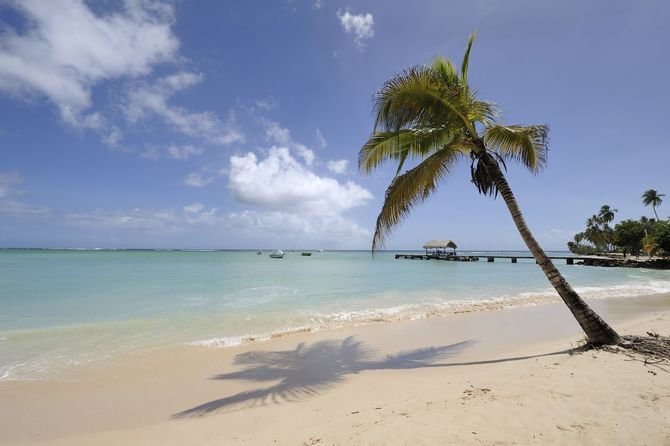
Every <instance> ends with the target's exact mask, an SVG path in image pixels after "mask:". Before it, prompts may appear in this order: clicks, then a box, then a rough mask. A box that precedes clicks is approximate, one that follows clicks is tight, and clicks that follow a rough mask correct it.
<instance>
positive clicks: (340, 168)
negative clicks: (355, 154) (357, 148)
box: [326, 160, 349, 175]
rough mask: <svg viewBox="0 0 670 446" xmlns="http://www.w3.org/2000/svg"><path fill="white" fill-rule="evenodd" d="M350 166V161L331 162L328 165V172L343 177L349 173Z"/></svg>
mask: <svg viewBox="0 0 670 446" xmlns="http://www.w3.org/2000/svg"><path fill="white" fill-rule="evenodd" d="M348 165H349V161H347V160H337V161H335V160H331V161H328V162H327V163H326V167H327V168H328V170H330V171H331V172H333V173H336V174H338V175H343V174H345V173H346V172H347V166H348Z"/></svg>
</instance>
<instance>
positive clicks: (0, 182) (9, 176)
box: [0, 170, 23, 200]
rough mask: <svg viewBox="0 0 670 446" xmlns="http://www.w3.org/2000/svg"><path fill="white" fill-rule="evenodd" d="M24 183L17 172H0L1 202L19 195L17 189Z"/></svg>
mask: <svg viewBox="0 0 670 446" xmlns="http://www.w3.org/2000/svg"><path fill="white" fill-rule="evenodd" d="M22 182H23V178H21V175H20V174H19V173H18V172H17V171H15V170H12V171H9V172H0V200H2V199H5V198H8V197H10V196H12V195H18V194H19V192H18V191H17V190H16V187H17V186H18V185H19V184H21V183H22Z"/></svg>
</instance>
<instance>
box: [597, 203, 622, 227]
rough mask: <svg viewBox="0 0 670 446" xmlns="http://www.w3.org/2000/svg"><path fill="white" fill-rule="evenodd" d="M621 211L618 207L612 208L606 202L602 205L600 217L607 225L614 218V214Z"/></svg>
mask: <svg viewBox="0 0 670 446" xmlns="http://www.w3.org/2000/svg"><path fill="white" fill-rule="evenodd" d="M617 212H619V210H618V209H612V208H611V207H610V206H609V205H608V204H604V205H602V206H601V207H600V212H598V217H600V219H601V220H602V222H603V224H605V225H607V224H608V223H611V222H612V220H614V214H615V213H617Z"/></svg>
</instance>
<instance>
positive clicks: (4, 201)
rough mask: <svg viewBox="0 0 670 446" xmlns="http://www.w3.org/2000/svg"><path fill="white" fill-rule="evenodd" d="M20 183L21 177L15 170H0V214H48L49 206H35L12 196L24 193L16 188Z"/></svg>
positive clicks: (21, 181)
mask: <svg viewBox="0 0 670 446" xmlns="http://www.w3.org/2000/svg"><path fill="white" fill-rule="evenodd" d="M21 183H23V178H22V177H21V174H19V173H18V172H17V171H5V172H0V214H6V215H13V216H21V215H45V214H48V213H49V208H48V207H46V206H35V205H32V204H27V203H24V202H22V201H18V200H16V198H14V197H18V196H21V195H25V193H26V192H25V191H24V190H21V189H18V186H19V185H20V184H21Z"/></svg>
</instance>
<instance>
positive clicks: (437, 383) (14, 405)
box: [0, 294, 670, 444]
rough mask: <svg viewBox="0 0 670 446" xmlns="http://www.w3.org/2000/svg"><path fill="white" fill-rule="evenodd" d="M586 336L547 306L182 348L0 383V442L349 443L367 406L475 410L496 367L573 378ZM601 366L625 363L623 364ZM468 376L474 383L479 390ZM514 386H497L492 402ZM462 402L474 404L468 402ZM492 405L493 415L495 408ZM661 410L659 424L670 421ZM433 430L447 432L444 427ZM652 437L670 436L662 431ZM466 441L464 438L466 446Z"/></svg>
mask: <svg viewBox="0 0 670 446" xmlns="http://www.w3.org/2000/svg"><path fill="white" fill-rule="evenodd" d="M590 304H592V305H593V306H594V308H595V309H596V310H597V311H598V312H599V313H601V314H602V315H603V316H604V317H605V318H606V319H607V320H608V322H610V323H612V324H613V325H614V326H615V328H616V329H617V330H620V331H621V332H622V333H629V332H631V330H632V332H637V333H642V334H643V333H644V332H645V331H647V330H656V331H658V332H660V333H662V334H666V333H667V332H670V294H664V295H655V296H647V297H635V298H618V299H602V300H590ZM580 337H581V333H580V331H579V327H578V325H577V324H576V322H574V321H572V317H571V315H570V314H569V312H568V310H567V309H566V308H564V306H563V305H562V304H553V303H552V304H546V305H537V306H526V307H517V308H513V309H509V310H505V311H484V312H471V313H461V314H454V315H447V316H443V317H434V318H427V319H421V320H413V321H412V320H408V321H399V322H393V323H387V324H373V325H366V326H357V327H352V326H349V327H345V328H339V329H334V330H328V331H321V332H315V333H300V334H295V335H291V336H284V337H279V338H276V339H271V340H269V341H266V342H263V343H251V344H245V345H242V346H238V347H232V348H225V349H215V348H214V349H213V348H207V347H192V346H178V347H174V348H169V349H165V350H161V351H155V352H153V353H151V354H150V355H129V356H127V357H123V358H118V359H117V360H115V361H114V362H113V363H111V364H107V365H106V366H105V367H100V368H95V367H93V368H87V369H86V370H81V371H80V373H77V374H76V375H75V376H73V377H72V378H73V379H72V380H70V381H33V382H30V381H6V382H1V383H0V432H2V433H0V442H1V443H3V444H4V443H8V444H11V443H15V444H39V442H40V441H44V442H48V443H49V444H53V442H56V443H57V444H121V443H133V442H141V443H145V442H147V443H161V444H165V443H167V444H180V443H181V444H184V443H191V444H193V443H195V444H209V443H214V444H221V442H223V443H224V444H228V443H236V442H241V441H238V440H240V439H242V438H247V437H248V442H250V443H251V444H268V443H272V441H274V440H278V441H279V444H302V442H307V441H310V438H311V437H310V436H309V435H307V431H308V430H309V426H310V424H308V423H312V424H314V425H316V426H320V428H319V429H317V431H315V433H314V435H322V436H323V437H318V438H323V439H324V441H326V438H327V437H328V438H332V439H333V441H330V440H328V441H330V443H335V444H350V443H352V442H353V443H356V442H357V441H359V440H360V439H359V440H355V439H354V438H353V437H352V438H351V439H350V440H351V441H346V440H347V438H348V437H346V435H350V434H352V435H353V433H354V431H355V429H353V430H352V427H351V426H349V425H348V424H347V423H348V422H349V421H350V420H349V418H350V417H351V416H353V415H361V414H362V413H363V412H362V411H361V409H362V408H363V407H367V406H366V404H365V401H368V402H369V403H370V404H369V405H370V406H373V405H374V407H372V408H367V409H366V410H367V411H368V412H365V413H366V415H365V416H360V417H358V418H360V419H369V420H372V419H373V418H374V419H375V421H377V422H378V423H377V424H379V423H382V424H384V423H387V424H388V423H390V424H391V425H394V426H399V425H397V423H398V422H400V423H401V424H402V423H405V422H409V421H412V418H411V416H408V417H405V416H400V417H398V416H396V414H395V413H389V411H388V410H387V409H386V407H391V406H394V405H400V406H402V404H401V402H402V401H401V400H402V399H403V398H406V399H407V401H412V403H408V404H409V406H411V409H412V410H410V409H409V408H408V409H407V410H406V412H407V413H408V414H411V413H413V411H415V410H418V409H419V408H418V407H414V406H413V404H415V403H416V401H414V400H417V398H418V395H421V396H422V397H423V396H425V395H427V394H432V393H434V392H437V393H439V392H440V391H442V390H444V389H451V390H449V391H450V392H451V391H455V390H454V389H456V388H458V389H459V390H458V392H457V398H455V399H454V395H451V397H450V398H447V399H446V400H445V401H449V402H451V403H455V405H454V406H453V407H451V406H450V409H449V410H447V409H445V408H442V409H439V410H438V411H437V412H436V413H435V414H434V415H436V416H438V415H440V416H460V415H458V414H459V412H458V410H459V409H460V407H459V406H468V404H470V401H471V400H473V401H474V400H479V399H483V400H486V401H488V398H489V395H488V392H484V391H483V390H481V389H486V388H491V389H493V387H494V385H493V384H487V380H491V381H492V382H495V381H496V380H497V379H499V377H496V378H493V376H491V372H492V370H489V367H494V368H496V369H498V368H502V369H505V370H507V373H509V374H511V375H510V376H509V379H511V380H512V382H515V381H514V379H516V378H514V377H517V378H518V376H519V373H521V374H523V373H525V371H524V370H525V369H526V368H527V367H529V366H533V367H536V366H537V364H538V363H542V364H544V363H547V364H549V365H547V364H544V365H546V366H547V367H549V368H552V367H553V366H552V364H553V362H551V361H555V360H558V361H559V362H561V363H563V362H565V363H566V364H567V363H570V364H571V366H575V367H577V369H579V367H581V366H579V365H578V364H577V363H579V362H581V357H582V356H583V357H587V356H588V355H582V356H579V355H578V356H576V357H571V356H569V355H568V353H567V349H569V348H570V347H571V346H575V345H576V342H577V341H578V340H579V339H580ZM589 355H590V353H589ZM603 355H604V353H597V354H596V356H598V357H600V356H603ZM605 356H607V355H605ZM510 358H517V359H514V360H511V359H510ZM524 358H525V359H524ZM573 359H574V360H573ZM607 361H608V362H616V363H617V364H618V367H623V366H622V364H619V363H620V362H621V361H620V358H618V357H613V358H609V357H608V359H607ZM589 362H592V361H589ZM544 365H543V367H544ZM591 365H592V366H593V367H595V368H596V369H597V368H598V367H599V366H601V365H602V364H599V363H598V362H597V361H595V363H594V364H591ZM635 367H636V368H635V372H630V371H628V372H626V373H635V376H633V378H636V379H642V380H644V379H647V378H648V377H651V378H653V379H654V380H656V381H658V382H659V383H660V384H661V387H662V389H661V390H663V391H662V392H660V393H659V395H661V396H658V395H657V396H656V397H657V400H655V401H659V400H658V398H661V399H662V398H666V397H670V380H669V379H668V374H662V373H659V374H658V375H654V376H652V375H651V374H648V373H647V370H645V368H644V367H643V366H642V365H641V364H640V363H636V364H635ZM626 368H627V369H629V368H630V364H628V365H626ZM542 370H543V369H542V368H541V369H540V370H538V371H539V372H541V371H542ZM573 373H574V372H573ZM541 375H542V374H541V373H540V374H539V375H537V376H541ZM617 376H618V375H617ZM473 377H478V378H477V380H478V381H477V383H475V381H473ZM217 378H218V379H217ZM445 380H446V381H445ZM452 381H453V382H452ZM468 381H470V384H467V382H468ZM446 382H449V383H450V384H445V383H446ZM548 384H550V383H544V384H543V385H545V386H546V385H548ZM468 385H472V386H473V387H472V388H469V387H467V386H468ZM636 385H637V384H636ZM445 386H446V387H445ZM454 386H455V387H454ZM487 386H489V387H487ZM505 386H507V389H506V387H505ZM461 387H463V388H461ZM513 387H514V385H512V384H509V385H506V384H504V383H499V384H496V389H495V390H491V392H503V390H505V389H506V390H509V389H510V388H513ZM559 387H560V386H559ZM514 388H515V387H514ZM477 389H479V390H477ZM545 390H546V391H548V390H547V389H545ZM549 390H551V389H549ZM468 391H469V392H470V393H468ZM556 391H557V390H556ZM519 392H521V394H522V395H526V394H525V393H524V391H522V390H519ZM657 393H658V392H656V393H654V395H656V394H657ZM464 397H467V399H465V400H462V398H464ZM470 397H472V398H470ZM656 397H655V398H656ZM399 398H400V399H399ZM524 398H525V396H524ZM524 398H522V399H524ZM418 399H421V398H418ZM372 401H375V403H372ZM417 401H418V400H417ZM430 401H433V400H432V399H431V400H430ZM495 401H498V402H499V400H497V399H496V400H495ZM461 403H465V404H461ZM490 403H491V405H492V406H495V404H493V403H494V400H491V401H490ZM666 403H667V401H666ZM422 404H427V402H425V401H424V402H423V403H422ZM435 404H437V403H436V402H435V401H433V402H432V403H431V404H430V406H431V407H432V406H433V405H435ZM400 406H398V407H400ZM376 407H382V409H376ZM394 407H395V406H394ZM514 407H516V406H514ZM516 408H517V409H518V407H516ZM424 409H426V408H425V407H422V408H421V410H424ZM398 410H400V409H398ZM433 410H437V408H435V409H433ZM433 410H431V411H430V412H432V411H433ZM445 410H446V412H444V411H445ZM478 410H483V411H484V412H486V410H488V409H486V407H479V408H478ZM520 410H521V409H520ZM356 411H358V413H356V414H352V413H353V412H356ZM440 411H442V412H440ZM335 412H336V413H335ZM484 412H482V413H481V414H480V415H482V416H483V415H484ZM666 412H667V411H666ZM666 412H662V411H661V415H664V416H666V415H668V414H667V413H666ZM396 413H398V412H397V411H396ZM424 415H426V416H427V414H424ZM489 415H491V414H489ZM495 415H496V416H498V415H500V414H498V413H497V412H496V414H495ZM624 415H625V414H624ZM431 416H432V415H431ZM268 417H270V418H268ZM366 417H367V418H366ZM370 417H372V418H370ZM375 417H376V418H375ZM377 418H379V419H377ZM263 419H266V420H267V419H272V420H275V419H276V423H275V422H274V421H273V423H272V425H271V426H261V427H259V425H258V423H261V424H263V423H262V420H263ZM652 419H653V420H656V418H653V417H652ZM299 420H303V421H304V422H302V421H299ZM666 420H667V419H666ZM412 422H413V423H419V424H417V425H414V424H410V425H407V426H405V428H406V429H408V432H413V434H415V435H418V438H421V435H428V436H426V437H425V438H426V439H433V440H435V441H436V440H437V438H439V437H436V436H432V437H431V436H430V435H429V434H428V433H424V434H421V432H419V431H421V430H422V429H423V427H424V426H423V424H422V423H421V422H419V421H417V419H416V418H414V420H413V421H412ZM296 423H298V424H296ZM301 423H302V424H301ZM338 423H339V424H338ZM342 423H344V424H347V426H345V425H344V424H342ZM265 424H267V423H265ZM372 424H373V425H372V426H369V428H370V429H371V431H373V432H376V434H375V435H378V436H379V438H381V439H384V438H386V440H387V441H388V442H390V443H393V444H407V443H410V440H409V439H408V438H405V440H400V439H399V438H394V437H393V436H391V435H390V434H391V433H392V430H389V429H382V430H379V431H377V430H375V429H376V427H375V426H376V425H375V424H374V423H372ZM331 425H332V426H331ZM329 426H330V427H329ZM333 426H337V428H336V429H334V430H333V429H332V428H333ZM437 426H438V427H436V428H438V429H443V428H444V424H443V423H438V424H437ZM439 426H442V427H441V428H440V427H439ZM387 427H388V426H387ZM452 427H453V428H454V429H456V427H455V426H452ZM666 427H667V426H666ZM457 430H458V429H457ZM479 430H480V431H481V427H480V428H479ZM657 431H658V429H657ZM318 432H321V433H318ZM658 432H660V433H663V432H666V433H668V429H667V428H666V430H665V431H663V432H661V431H658ZM457 433H458V432H457ZM494 433H495V432H491V434H494ZM387 434H388V435H389V436H388V437H384V436H385V435H387ZM463 434H465V433H463ZM468 434H469V433H468ZM517 434H518V432H516V433H515V434H514V435H517ZM273 435H274V437H273ZM459 435H460V434H459ZM472 435H473V434H469V436H466V437H462V440H463V441H464V442H468V441H466V440H468V439H469V440H472ZM478 435H480V434H478ZM545 435H546V434H545ZM226 438H227V439H228V440H229V441H228V442H227V441H224V440H223V439H226ZM235 438H237V440H235ZM379 438H378V439H379ZM513 438H517V441H523V440H519V438H520V437H514V436H513ZM540 438H541V437H540ZM547 438H549V437H546V436H545V439H547ZM658 438H663V437H658ZM669 438H670V437H669ZM56 440H58V441H56ZM360 441H362V440H360ZM403 441H405V442H403ZM284 442H285V443H284ZM381 442H382V443H385V441H381ZM426 442H427V443H431V441H428V440H426ZM419 443H421V441H419ZM314 444H317V443H314Z"/></svg>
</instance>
